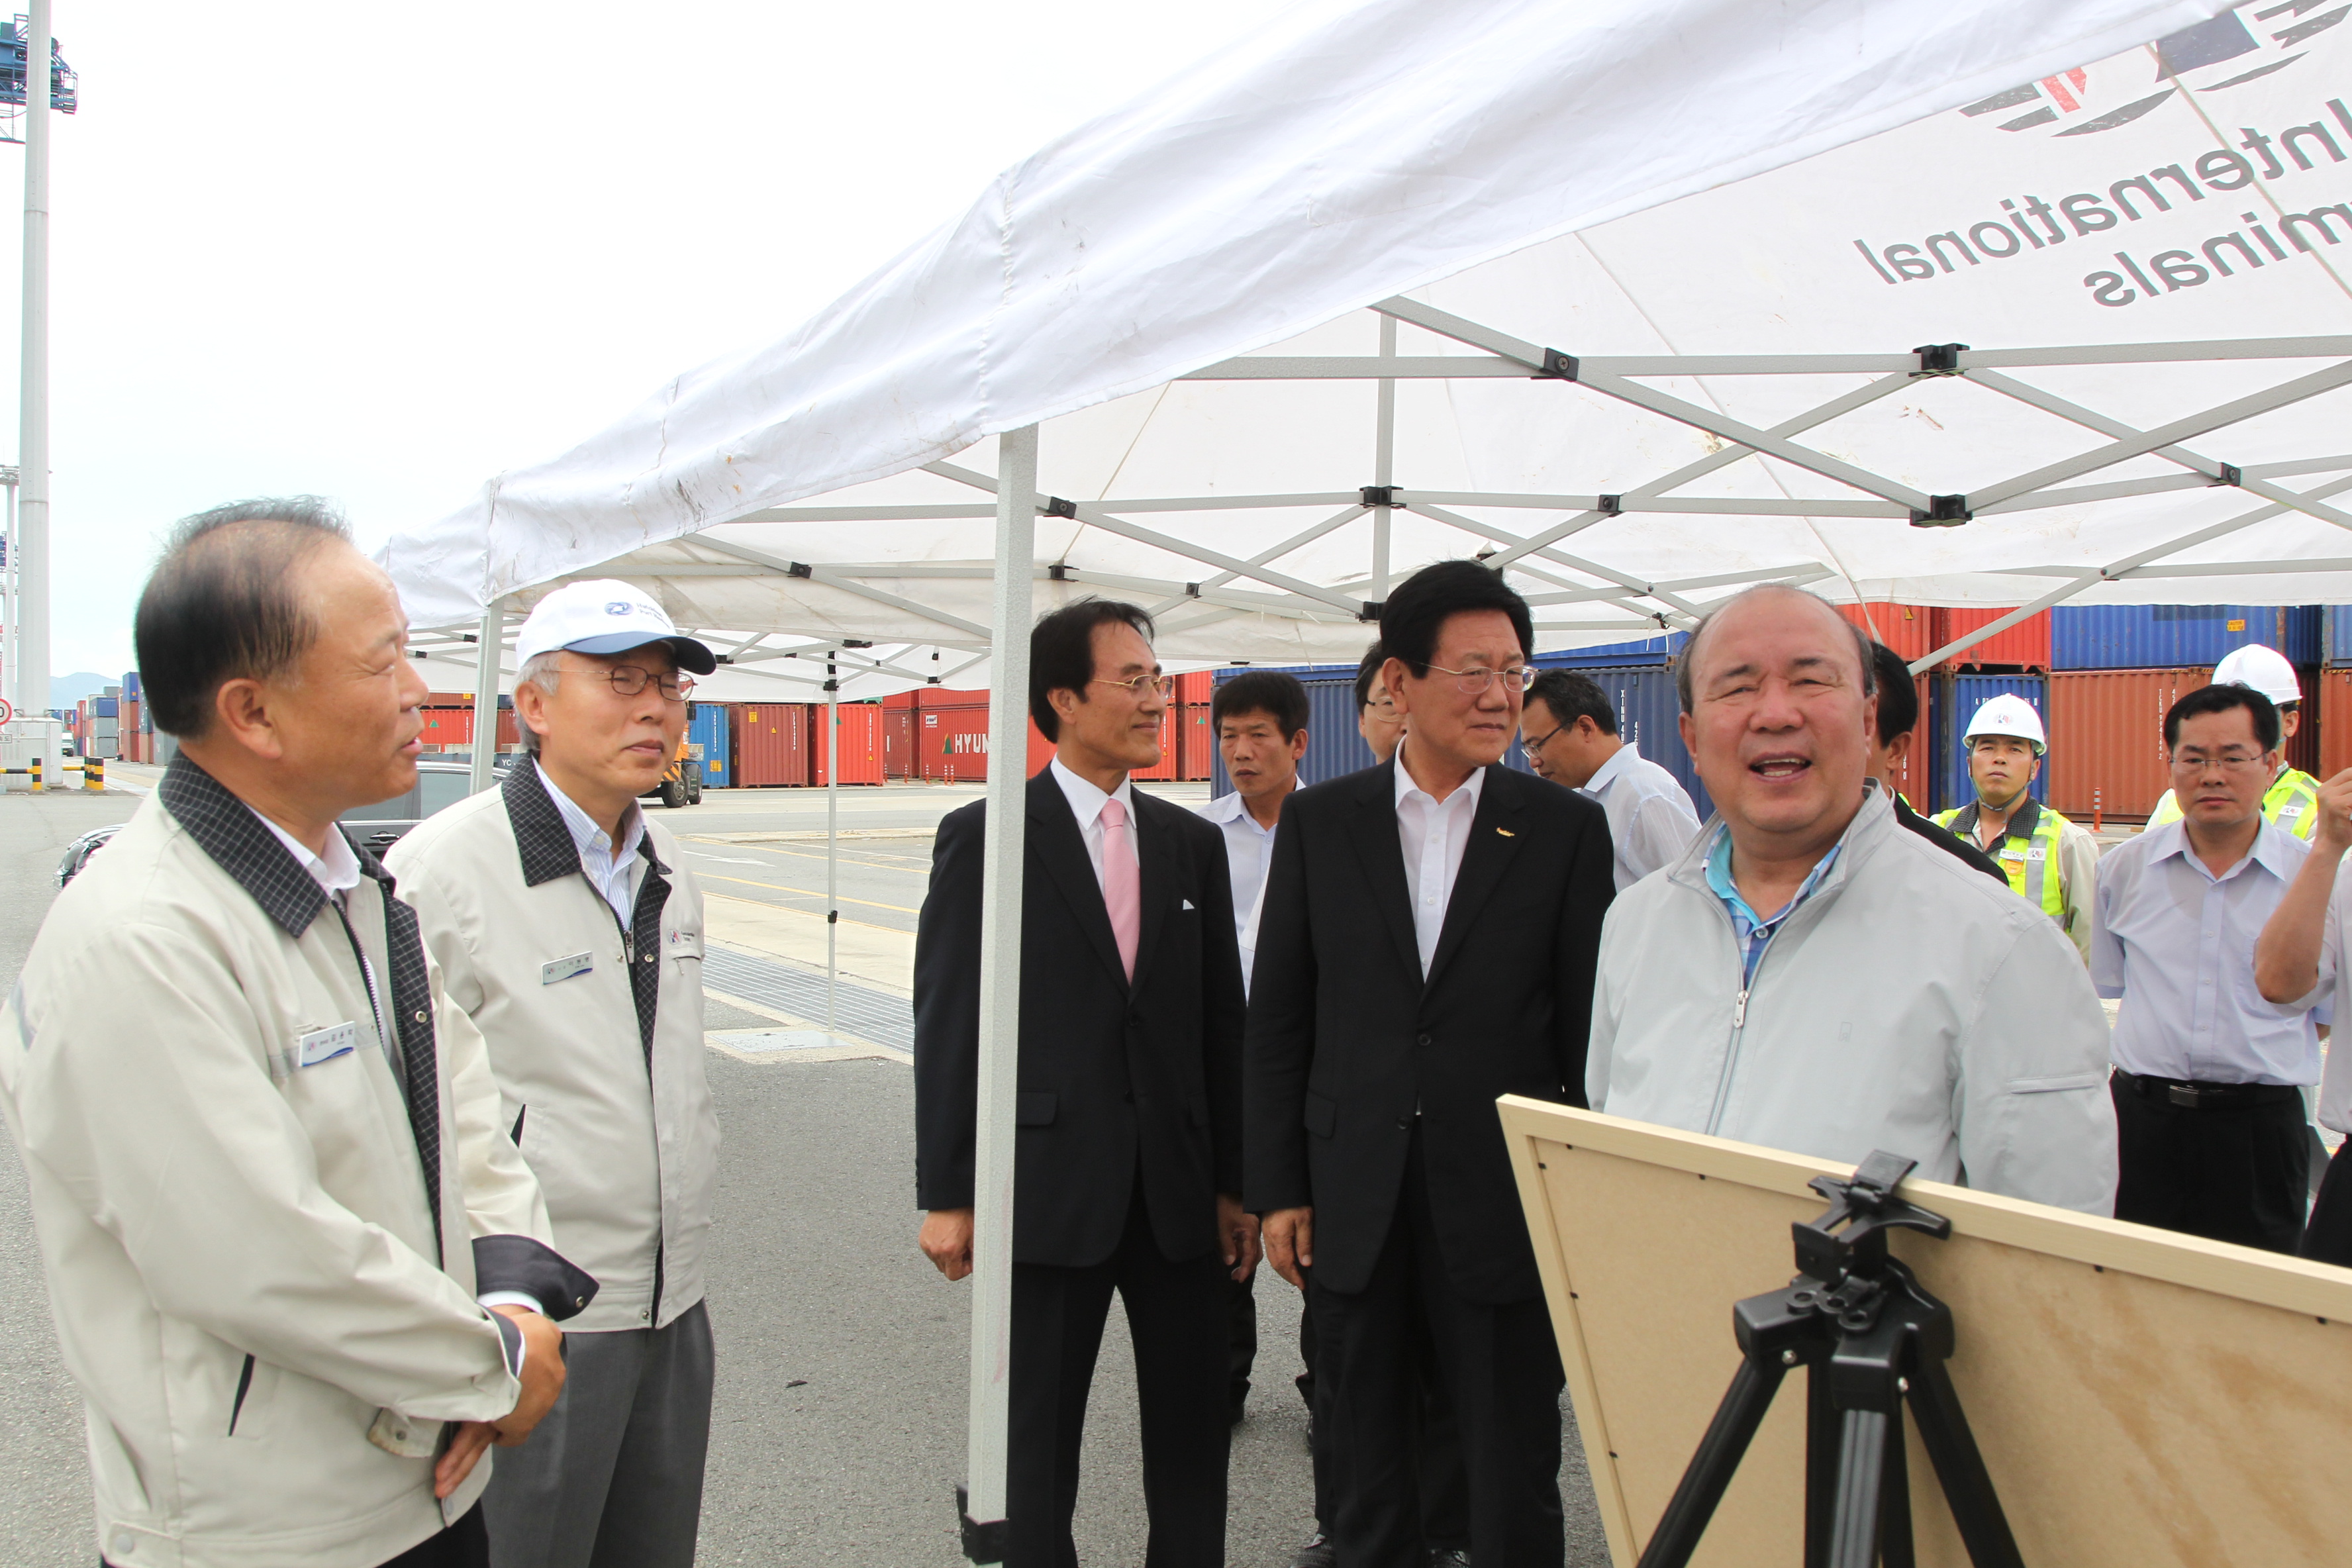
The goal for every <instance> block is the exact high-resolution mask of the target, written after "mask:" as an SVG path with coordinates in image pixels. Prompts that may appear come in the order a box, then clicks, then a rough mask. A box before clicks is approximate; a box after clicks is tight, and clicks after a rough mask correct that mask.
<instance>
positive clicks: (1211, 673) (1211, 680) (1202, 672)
mask: <svg viewBox="0 0 2352 1568" xmlns="http://www.w3.org/2000/svg"><path fill="white" fill-rule="evenodd" d="M1216 681H1217V672H1216V671H1215V670H1213V669H1196V670H1194V671H1192V673H1191V674H1190V675H1180V676H1178V677H1177V678H1176V700H1177V701H1179V702H1181V703H1182V704H1183V705H1184V706H1185V707H1187V708H1190V707H1192V706H1193V705H1195V704H1196V703H1197V704H1198V705H1199V706H1201V707H1202V708H1206V707H1207V706H1208V705H1209V699H1210V698H1212V697H1213V696H1215V695H1216ZM1201 776H1202V778H1206V777H1208V776H1209V775H1208V774H1206V773H1202V775H1201Z"/></svg>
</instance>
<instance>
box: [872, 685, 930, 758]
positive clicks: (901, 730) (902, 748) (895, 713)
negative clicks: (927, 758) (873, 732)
mask: <svg viewBox="0 0 2352 1568" xmlns="http://www.w3.org/2000/svg"><path fill="white" fill-rule="evenodd" d="M906 695H907V696H908V697H912V696H913V695H914V693H913V692H911V691H909V692H908V693H906ZM917 717H918V715H917V714H916V712H915V710H914V706H913V704H911V703H907V704H901V705H900V706H898V707H895V708H894V707H892V706H891V705H890V703H889V701H888V700H887V699H885V700H884V701H883V704H882V776H883V777H884V778H886V779H911V778H920V777H921V776H922V775H921V774H920V773H918V772H916V771H915V720H916V718H917Z"/></svg>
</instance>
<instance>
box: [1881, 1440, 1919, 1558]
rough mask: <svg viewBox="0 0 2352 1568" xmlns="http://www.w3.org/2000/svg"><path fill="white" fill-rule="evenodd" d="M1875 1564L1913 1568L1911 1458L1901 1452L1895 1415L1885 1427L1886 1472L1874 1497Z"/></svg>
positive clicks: (1902, 1449) (1902, 1450) (1902, 1447)
mask: <svg viewBox="0 0 2352 1568" xmlns="http://www.w3.org/2000/svg"><path fill="white" fill-rule="evenodd" d="M1878 1561H1879V1563H1881V1564H1882V1568H1916V1563H1915V1561H1914V1559H1913V1556H1912V1542H1911V1457H1910V1455H1909V1454H1907V1453H1906V1452H1905V1451H1904V1443H1903V1416H1902V1415H1901V1414H1900V1413H1899V1412H1898V1413H1897V1414H1895V1415H1893V1416H1891V1417H1889V1418H1888V1420H1887V1423H1886V1468H1885V1472H1884V1473H1883V1474H1882V1476H1881V1478H1880V1480H1879V1493H1878Z"/></svg>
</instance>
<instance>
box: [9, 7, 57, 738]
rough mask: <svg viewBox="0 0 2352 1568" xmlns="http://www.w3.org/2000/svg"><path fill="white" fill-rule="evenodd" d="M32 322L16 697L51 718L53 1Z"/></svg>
mask: <svg viewBox="0 0 2352 1568" xmlns="http://www.w3.org/2000/svg"><path fill="white" fill-rule="evenodd" d="M23 37H24V47H25V87H24V92H25V315H24V339H23V346H22V351H21V353H22V360H21V372H22V379H21V381H20V383H19V384H18V388H17V397H18V405H17V410H16V417H17V435H16V466H17V468H18V480H17V492H16V544H17V549H18V551H19V552H20V560H19V561H18V563H17V574H16V616H17V629H16V691H17V694H18V697H19V698H20V699H21V700H22V701H23V702H24V703H25V704H26V705H28V707H29V710H30V711H32V712H34V713H40V714H45V713H47V711H48V710H49V85H50V83H49V68H48V67H49V0H31V9H30V14H29V15H28V16H26V19H25V25H24V30H23Z"/></svg>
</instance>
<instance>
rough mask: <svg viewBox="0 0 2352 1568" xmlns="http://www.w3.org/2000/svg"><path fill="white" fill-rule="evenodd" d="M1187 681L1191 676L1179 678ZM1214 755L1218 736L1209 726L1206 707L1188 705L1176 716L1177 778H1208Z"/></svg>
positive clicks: (1204, 704)
mask: <svg viewBox="0 0 2352 1568" xmlns="http://www.w3.org/2000/svg"><path fill="white" fill-rule="evenodd" d="M1179 679H1185V680H1189V679H1192V677H1190V676H1181V677H1179ZM1216 754H1217V732H1216V731H1215V730H1214V729H1213V728H1211V727H1210V724H1209V705H1208V704H1207V703H1206V702H1188V703H1186V704H1185V705H1184V706H1183V707H1182V708H1181V709H1179V710H1177V712H1176V776H1177V777H1178V778H1180V779H1188V780H1197V779H1205V778H1207V777H1208V776H1209V767H1210V764H1211V763H1212V762H1213V761H1214V760H1215V758H1216Z"/></svg>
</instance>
